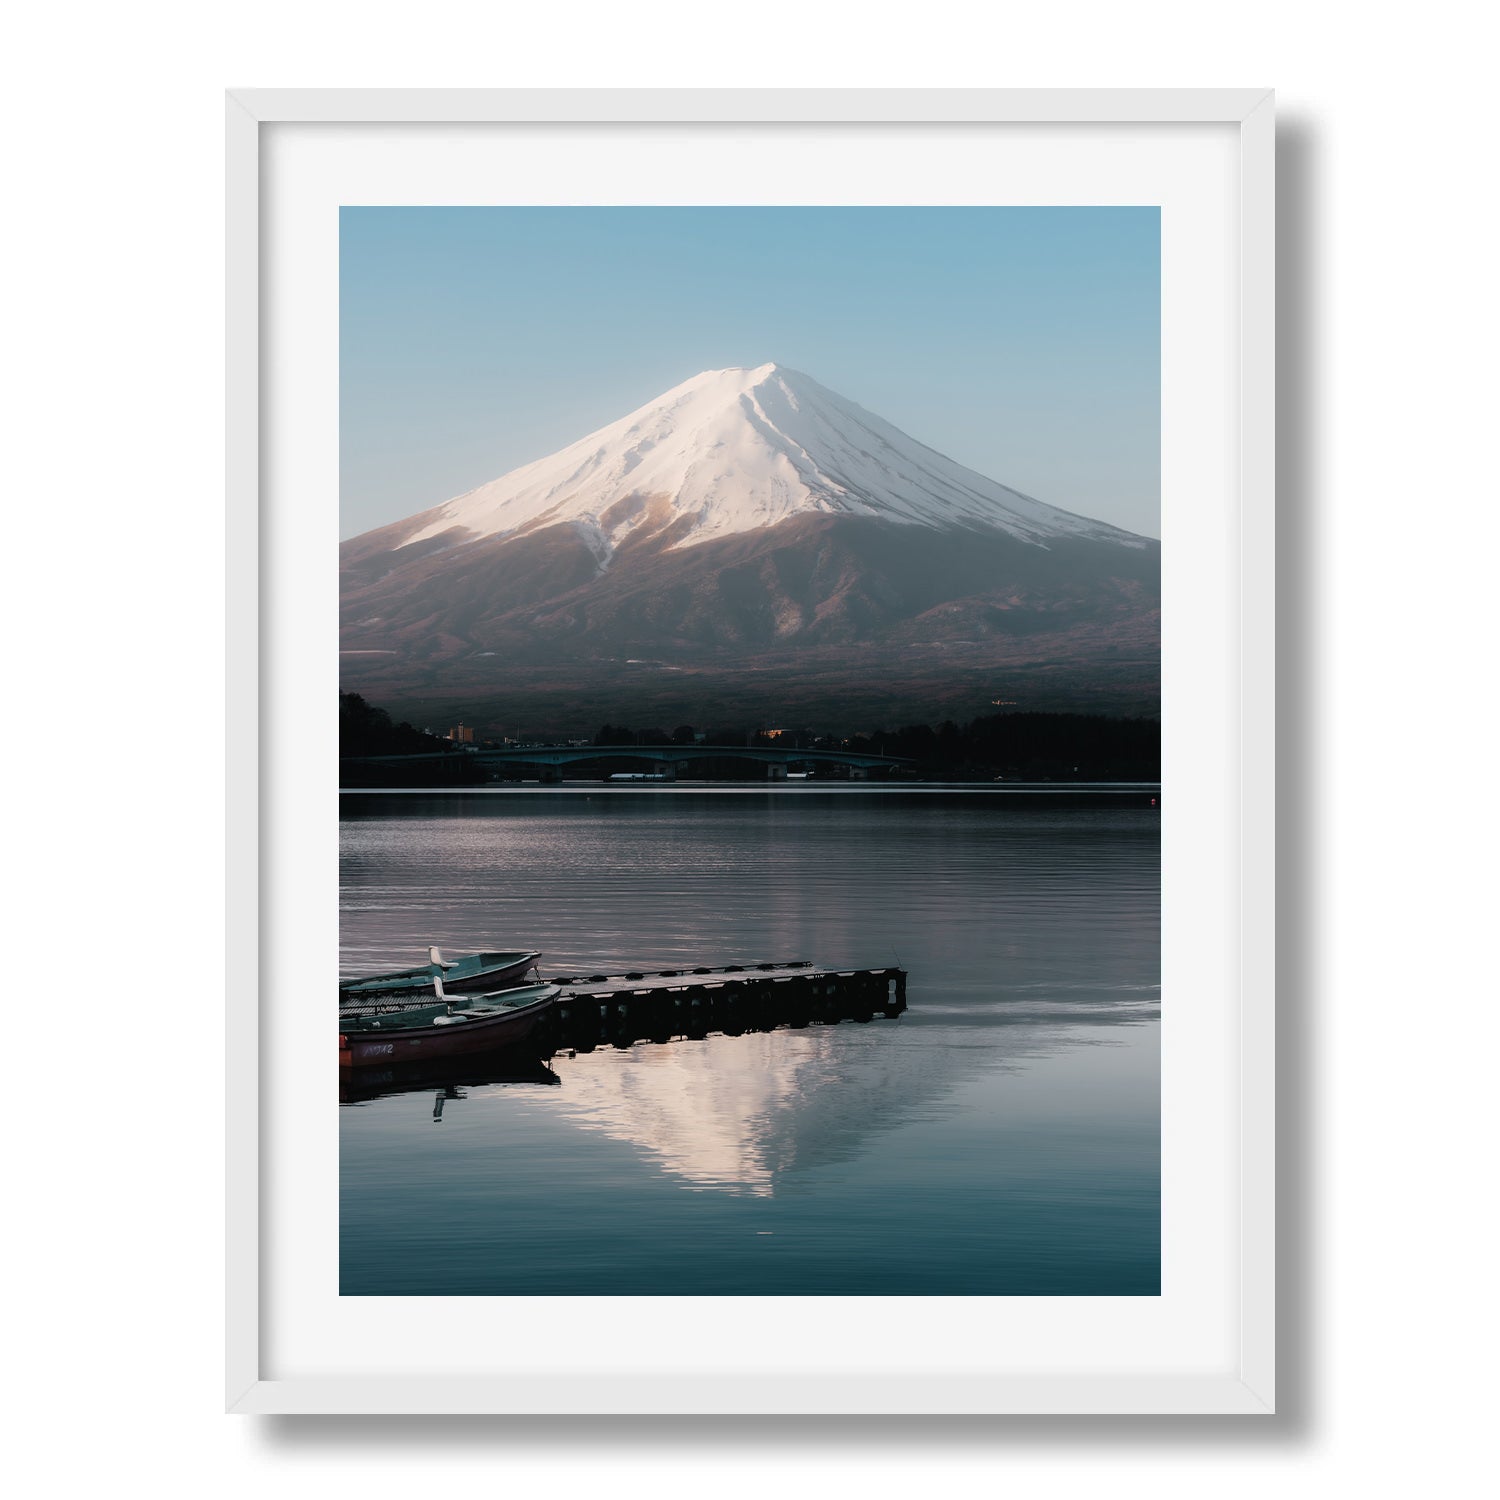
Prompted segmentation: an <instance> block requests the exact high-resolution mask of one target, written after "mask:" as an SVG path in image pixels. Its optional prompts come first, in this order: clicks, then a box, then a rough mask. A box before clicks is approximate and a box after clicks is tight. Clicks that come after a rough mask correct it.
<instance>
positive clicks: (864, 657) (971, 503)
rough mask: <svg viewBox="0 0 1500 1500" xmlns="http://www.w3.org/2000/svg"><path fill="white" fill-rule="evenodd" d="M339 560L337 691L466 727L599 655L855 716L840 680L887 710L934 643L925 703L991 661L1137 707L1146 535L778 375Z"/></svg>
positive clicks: (669, 409)
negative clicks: (813, 681) (798, 694)
mask: <svg viewBox="0 0 1500 1500" xmlns="http://www.w3.org/2000/svg"><path fill="white" fill-rule="evenodd" d="M342 569H343V578H342V595H343V598H342V604H343V647H344V651H345V656H344V677H345V681H346V685H351V686H353V685H358V686H359V689H360V691H362V692H366V693H367V694H368V693H371V692H376V693H381V694H384V695H385V696H386V697H391V696H393V695H394V696H395V697H397V698H402V699H403V700H405V699H406V698H408V697H412V698H416V697H425V696H428V695H429V694H436V695H446V694H449V693H451V694H456V695H459V696H460V697H462V698H463V699H464V700H465V701H470V702H472V703H474V705H475V706H474V707H472V708H471V709H470V717H471V719H474V718H477V717H479V716H480V712H481V708H480V700H483V699H485V698H487V697H490V696H493V695H501V696H506V697H510V698H511V699H512V700H514V698H515V695H516V694H520V695H521V696H522V698H523V699H524V698H526V696H527V695H528V694H530V695H531V696H532V697H533V698H534V697H535V691H536V687H537V681H536V674H537V672H538V671H541V672H543V673H544V674H546V681H547V682H548V683H549V684H550V686H551V687H552V688H554V689H560V688H563V687H564V686H565V683H566V678H567V676H568V674H569V673H571V674H572V675H573V677H574V679H575V680H576V682H577V684H578V688H579V691H580V693H589V694H594V695H597V694H598V692H599V691H600V687H601V680H600V679H601V678H602V680H603V682H604V683H605V684H606V685H607V682H608V670H607V669H608V668H609V667H610V664H612V663H614V664H621V663H624V664H629V665H632V666H635V667H639V666H640V665H641V664H642V663H646V664H654V666H655V667H656V668H657V669H658V670H659V673H687V674H689V675H690V676H691V677H692V678H693V679H694V680H695V681H696V682H697V683H698V685H699V688H700V689H701V690H702V691H704V692H708V691H709V690H710V688H711V686H712V683H711V679H713V677H714V674H715V672H717V673H718V674H719V677H720V679H721V680H722V679H724V678H725V674H731V673H732V674H733V675H735V676H736V677H741V676H742V673H743V671H744V670H745V669H746V668H748V667H750V666H752V664H753V666H754V669H755V670H754V682H753V683H752V684H749V686H750V687H752V688H753V695H755V696H759V697H762V698H766V697H769V698H771V699H775V698H776V697H777V695H778V694H780V695H781V697H782V701H785V692H784V691H783V690H790V691H793V696H795V688H796V682H797V680H798V678H799V676H806V675H807V672H808V670H810V669H811V666H812V663H811V659H810V656H809V653H816V654H817V657H818V673H817V675H818V680H819V681H820V683H821V684H822V685H823V686H822V687H821V688H820V690H819V691H820V695H821V694H824V693H826V690H827V688H828V687H829V684H830V681H831V680H832V679H836V678H837V677H838V676H839V662H840V661H841V660H842V661H843V662H844V664H845V671H844V675H845V676H846V677H847V678H848V681H847V682H846V683H845V685H844V689H843V690H841V691H840V693H839V694H838V696H839V697H840V699H841V701H845V702H847V703H848V704H850V705H853V706H852V707H851V708H850V710H849V711H850V712H857V711H858V704H859V703H860V701H861V692H860V688H859V682H858V679H859V678H860V677H861V676H862V675H863V676H864V677H865V678H867V679H869V682H868V688H869V691H868V693H867V694H866V697H868V699H869V701H870V702H871V703H872V704H873V703H874V702H876V701H884V700H883V699H881V698H880V693H881V691H883V689H882V688H881V687H880V686H879V685H878V683H877V679H879V678H884V679H885V680H886V681H890V680H893V679H894V678H896V677H901V676H902V675H903V673H906V675H908V676H909V673H907V670H906V669H907V668H908V667H909V665H910V658H911V654H912V653H913V652H921V651H924V650H925V651H927V652H928V654H929V657H931V655H932V651H933V649H934V648H942V649H943V652H944V660H943V661H942V662H937V661H934V662H933V663H932V671H931V673H930V676H931V678H932V681H931V686H930V689H928V688H923V687H922V686H921V685H920V683H918V684H914V690H915V691H916V693H917V694H918V695H921V694H922V693H924V692H925V693H928V694H929V696H931V697H932V698H933V701H936V700H937V699H938V698H943V699H944V700H945V701H948V700H950V699H951V697H952V693H953V691H954V684H955V683H956V682H957V681H958V680H959V679H960V678H963V679H964V680H965V682H966V683H968V681H969V679H970V678H972V679H973V682H972V684H971V685H967V686H965V687H964V688H963V689H962V693H961V695H960V696H961V697H962V695H963V694H967V695H968V696H971V697H975V699H976V704H975V709H974V711H978V708H979V707H980V706H982V705H983V703H984V702H987V701H988V700H987V699H982V698H980V697H979V695H981V694H983V693H984V692H986V691H987V689H986V688H985V686H984V685H983V682H984V679H985V674H986V673H987V672H991V669H992V668H993V669H994V670H996V671H1003V670H1005V669H1006V666H1007V664H1009V665H1010V666H1011V667H1017V666H1019V665H1020V664H1022V663H1030V664H1031V665H1032V667H1034V668H1039V669H1047V670H1049V671H1050V673H1051V679H1052V683H1053V685H1054V686H1057V685H1061V691H1063V692H1064V693H1066V694H1072V695H1074V696H1075V697H1076V696H1077V695H1078V694H1079V693H1082V694H1083V697H1084V700H1085V701H1086V700H1087V697H1088V693H1089V682H1090V680H1091V679H1092V680H1094V681H1095V682H1096V685H1097V691H1098V692H1099V694H1101V695H1102V697H1103V698H1108V697H1109V695H1110V693H1111V692H1118V691H1121V690H1123V691H1124V692H1126V693H1127V694H1128V695H1129V697H1130V699H1131V702H1132V703H1134V704H1135V705H1137V706H1139V705H1140V703H1141V702H1143V701H1145V702H1147V703H1148V704H1149V702H1150V701H1152V700H1153V699H1154V694H1155V681H1156V668H1155V652H1156V645H1155V642H1156V615H1155V611H1156V605H1157V593H1158V574H1159V548H1158V544H1157V543H1156V542H1154V541H1151V540H1148V539H1146V538H1142V537H1137V536H1133V535H1131V534H1130V533H1128V532H1124V531H1120V530H1119V529H1117V528H1115V527H1111V526H1107V525H1105V524H1104V523H1102V522H1095V521H1089V520H1087V519H1085V518H1083V517H1079V516H1075V515H1072V514H1070V513H1068V512H1066V511H1061V510H1058V509H1056V508H1055V507H1052V506H1048V505H1045V504H1043V503H1042V502H1040V501H1037V500H1033V499H1031V498H1030V497H1028V496H1025V495H1022V494H1020V493H1019V492H1017V491H1015V490H1011V489H1008V488H1007V487H1006V486H1004V485H1001V484H997V483H996V482H995V481H993V480H989V479H985V478H984V477H983V476H981V475H978V474H975V473H973V472H972V471H971V470H968V469H965V468H963V466H962V465H959V464H956V463H954V462H953V461H952V460H950V459H947V458H944V457H943V456H942V455H941V454H938V453H935V452H934V451H933V450H931V449H929V448H926V447H924V446H923V445H922V444H920V443H918V442H916V441H915V440H914V439H912V438H909V437H907V436H906V435H905V434H904V433H901V432H900V431H899V430H898V429H896V428H894V427H892V426H891V425H890V424H889V423H886V422H884V421H882V420H881V419H880V418H878V417H875V416H872V415H871V414H870V413H868V412H865V411H863V410H862V409H861V408H859V407H857V406H855V405H853V403H851V402H847V401H845V400H844V399H843V398H842V397H839V396H837V395H835V394H834V393H833V392H831V391H828V390H826V389H825V388H824V387H822V386H820V385H818V384H817V383H816V382H815V381H812V380H810V379H809V378H808V377H806V376H803V375H799V374H796V373H795V372H792V371H787V370H784V369H781V368H780V367H778V366H775V365H765V366H761V367H759V368H758V369H755V370H722V371H711V372H706V373H705V374H703V375H699V376H695V377H694V378H693V379H692V380H689V381H686V382H684V383H683V384H682V385H680V386H677V387H676V388H674V389H673V390H672V391H668V392H667V393H666V394H665V395H663V396H662V397H660V398H659V399H658V400H657V401H654V402H652V403H649V404H648V405H647V406H644V407H642V408H640V410H639V411H636V412H633V413H631V414H630V415H629V416H627V417H624V418H622V419H621V420H620V421H618V422H616V423H613V424H611V425H610V426H608V427H605V428H602V429H600V431H599V432H596V433H593V434H590V435H589V436H588V437H586V438H584V439H581V440H580V441H579V442H578V443H574V444H572V445H570V446H569V447H567V448H565V449H563V450H561V451H560V452H559V453H556V454H553V455H552V456H551V457H549V458H546V459H542V460H539V461H538V462H537V463H534V464H528V465H526V466H525V467H523V468H521V469H517V470H515V471H513V472H512V473H510V474H507V475H505V476H503V477H502V478H500V479H497V480H495V481H494V482H492V483H491V484H487V485H483V486H481V487H480V488H479V489H476V490H473V491H471V492H469V493H468V494H467V495H462V496H459V497H457V498H456V499H454V500H451V501H449V502H447V503H446V504H444V505H441V506H438V507H436V508H434V509H433V510H430V511H426V512H423V513H422V514H420V515H418V516H414V517H411V518H410V519H408V520H406V521H403V522H398V523H397V524H396V525H394V526H388V527H384V528H382V529H380V530H378V531H374V532H370V533H367V534H366V535H364V536H362V537H356V538H354V539H353V540H352V541H350V542H347V543H345V544H344V547H343V549H342ZM1049 643H1050V644H1049ZM1049 653H1050V655H1049ZM960 659H962V660H963V661H964V662H965V663H967V668H968V669H969V670H968V672H967V675H966V674H965V672H963V671H959V670H957V668H956V666H955V665H954V664H956V663H958V661H959V660H960ZM591 666H592V667H593V668H597V669H599V670H597V671H594V670H590V667H591ZM1122 673H1123V677H1122ZM1126 679H1128V681H1125V680H1126ZM527 682H530V683H531V686H530V687H526V686H525V684H526V683H527ZM586 682H588V683H592V685H591V686H585V684H586ZM1122 682H1124V683H1125V685H1124V686H1123V689H1122V688H1121V686H1120V684H1121V683H1122ZM1111 684H1115V686H1113V687H1112V686H1111ZM682 686H683V684H682V683H677V684H675V685H673V690H674V691H675V690H678V689H680V688H681V687H682ZM996 686H997V687H998V688H999V689H1002V690H1003V688H1004V684H1003V682H1002V683H998V684H996ZM648 688H650V684H643V683H642V682H641V681H640V680H639V677H638V676H637V680H636V682H635V688H634V691H636V692H638V693H646V694H647V696H648V697H650V696H651V692H650V691H648ZM651 691H654V689H651ZM713 691H714V692H718V689H717V688H714V689H713ZM553 696H554V697H556V694H555V693H554V695H553ZM657 696H659V694H658V695H657ZM720 696H722V695H720ZM963 701H967V698H964V699H963ZM689 706H690V705H689ZM813 706H814V707H815V706H816V705H815V704H814V705H813ZM1105 706H1107V705H1105ZM912 709H913V716H914V717H921V716H922V715H921V712H920V711H919V710H920V705H919V704H917V703H913V705H912ZM560 711H561V710H559V709H558V707H557V705H556V703H553V705H552V706H551V707H549V709H548V713H549V714H555V713H556V712H560ZM579 711H580V712H583V713H585V714H586V715H587V713H588V711H587V710H586V709H585V708H584V707H583V706H582V705H580V709H579ZM550 727H553V728H555V729H557V730H562V729H564V728H566V727H568V726H566V725H564V724H561V723H557V724H555V725H552V726H550Z"/></svg>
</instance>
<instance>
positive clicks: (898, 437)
mask: <svg viewBox="0 0 1500 1500" xmlns="http://www.w3.org/2000/svg"><path fill="white" fill-rule="evenodd" d="M802 515H834V516H865V517H871V518H874V519H879V520H884V521H894V522H898V523H901V524H906V525H916V526H936V527H953V526H963V527H981V528H985V527H987V528H992V529H995V530H999V531H1004V532H1007V533H1009V534H1010V535H1012V536H1016V537H1019V538H1021V539H1022V540H1023V541H1028V542H1036V543H1039V544H1041V545H1045V544H1046V542H1047V540H1048V538H1052V537H1062V536H1068V537H1095V538H1099V539H1101V540H1112V541H1117V542H1121V543H1123V544H1125V545H1127V546H1140V545H1142V543H1140V542H1139V540H1138V539H1136V538H1134V537H1131V536H1129V535H1128V534H1127V533H1125V532H1121V531H1118V530H1116V529H1115V528H1114V527H1111V526H1105V525H1103V524H1102V523H1100V522H1097V521H1088V520H1085V519H1084V518H1083V517H1081V516H1075V515H1070V514H1069V513H1068V512H1067V511H1062V510H1058V509H1057V508H1056V507H1055V506H1051V505H1043V504H1042V503H1041V502H1040V501H1037V500H1033V499H1031V498H1030V496H1028V495H1023V494H1020V493H1019V492H1018V491H1016V490H1012V489H1008V488H1007V487H1006V486H1005V485H1003V484H996V483H995V481H994V480H991V479H986V478H985V477H984V476H983V475H982V474H976V473H975V472H974V471H973V470H972V469H966V468H964V467H963V465H962V464H956V463H954V462H953V460H952V459H950V458H944V457H943V455H942V454H941V453H935V452H934V451H933V450H932V449H931V448H925V447H923V446H922V444H921V443H918V442H916V441H914V440H913V439H912V438H909V437H907V435H906V434H905V433H904V432H901V431H900V430H899V429H897V428H895V427H892V426H891V424H890V423H889V422H886V421H884V420H882V419H881V418H880V417H877V416H874V415H873V414H872V413H870V412H867V411H865V410H864V408H863V407H859V406H856V405H855V404H854V403H853V402H852V401H846V400H844V398H843V397H842V396H838V395H835V394H834V392H832V391H830V390H828V389H827V388H826V387H825V386H821V385H819V384H818V383H817V381H815V380H813V379H811V378H810V377H808V376H806V375H802V374H799V373H798V372H797V371H795V370H787V369H784V368H783V367H782V366H780V365H774V364H768V365H761V366H760V367H759V368H757V369H753V370H745V369H730V370H705V371H704V372H703V373H702V374H701V375H695V376H693V378H692V379H691V380H685V381H683V383H682V384H681V385H679V386H674V387H673V388H672V389H671V390H670V391H668V392H666V394H665V395H662V396H658V397H657V399H656V400H655V401H652V402H649V403H648V404H647V405H645V406H643V407H641V408H640V409H639V410H637V411H633V412H631V413H630V415H629V416H626V417H621V418H620V420H619V421H618V422H613V423H611V424H610V425H609V426H608V427H602V428H600V429H599V431H598V432H591V433H590V434H589V435H588V436H587V437H585V438H580V439H579V440H578V441H577V442H576V443H573V444H571V445H570V446H568V447H566V448H564V449H562V450H561V451H560V452H557V453H554V454H552V455H551V457H549V458H543V459H540V460H538V461H537V462H536V463H532V464H527V465H525V466H524V467H523V468H519V469H514V470H512V471H511V472H510V473H509V474H506V475H504V476H503V477H502V478H500V479H496V480H492V481H491V482H490V483H489V484H485V485H481V486H480V487H479V488H478V489H476V490H470V491H469V493H468V494H466V495H460V496H459V497H458V498H457V499H455V500H450V501H448V503H447V504H446V505H440V506H438V507H437V509H436V510H433V511H429V512H427V513H425V514H424V515H422V516H419V517H417V518H415V519H416V521H417V522H419V523H420V524H418V525H416V527H415V529H414V530H412V531H411V532H410V533H409V534H408V536H407V542H408V544H411V543H418V542H423V541H427V540H430V539H432V538H436V537H445V538H447V539H448V540H450V541H453V542H458V541H474V540H477V539H479V538H481V537H491V536H502V537H503V536H517V535H521V534H524V533H525V532H527V531H531V530H534V529H536V528H537V527H540V526H553V525H561V524H564V523H566V524H571V525H573V526H575V527H577V528H578V530H579V533H580V534H581V535H583V536H586V537H587V538H588V539H589V542H590V545H591V546H592V547H593V548H594V550H595V552H596V553H597V555H598V557H599V560H600V564H601V566H606V565H607V564H608V561H609V559H610V557H611V556H613V553H614V550H615V548H616V547H618V546H619V545H620V543H621V542H623V541H624V540H626V539H627V538H628V537H629V536H630V535H631V533H632V532H634V531H636V530H638V529H640V528H641V527H643V526H650V527H651V528H652V529H653V530H656V531H667V530H669V531H670V532H671V542H670V545H671V546H673V547H689V546H693V545H695V544H701V543H703V542H706V541H712V540H713V539H715V538H718V537H726V536H733V535H736V534H737V533H740V532H745V531H758V530H761V529H762V528H764V527H767V526H776V525H778V524H780V523H781V522H782V521H787V520H790V519H791V518H792V517H793V516H802ZM455 528H458V529H459V534H458V535H457V536H455V535H454V531H455Z"/></svg>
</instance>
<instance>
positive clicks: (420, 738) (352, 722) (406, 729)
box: [339, 692, 453, 759]
mask: <svg viewBox="0 0 1500 1500" xmlns="http://www.w3.org/2000/svg"><path fill="white" fill-rule="evenodd" d="M452 748H453V746H452V745H451V744H449V743H448V741H447V740H445V739H439V738H438V736H437V735H435V734H424V733H423V732H422V731H421V730H420V729H413V728H412V726H411V725H410V724H407V723H404V722H403V723H400V724H396V723H393V722H392V720H391V716H390V715H389V714H388V713H387V712H386V711H385V710H384V709H383V708H376V707H375V705H374V704H373V703H366V702H365V700H364V699H363V698H362V697H360V695H359V694H358V693H344V692H341V693H340V694H339V758H340V759H343V758H345V757H346V756H350V755H430V754H432V753H434V752H435V751H438V750H451V749H452Z"/></svg>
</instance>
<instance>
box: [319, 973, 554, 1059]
mask: <svg viewBox="0 0 1500 1500" xmlns="http://www.w3.org/2000/svg"><path fill="white" fill-rule="evenodd" d="M434 988H435V993H436V995H437V1000H436V1003H433V1004H416V1005H413V1004H406V1005H402V1004H399V1003H397V1002H386V1003H382V1002H380V1001H378V1000H377V1001H369V1000H366V1001H364V1002H363V1003H359V1004H350V1003H348V1002H346V1001H345V1000H344V999H343V998H342V997H341V1000H340V1006H339V1066H340V1067H341V1068H359V1067H367V1066H372V1065H377V1064H386V1065H389V1064H391V1063H403V1062H424V1061H429V1060H433V1059H439V1058H447V1057H465V1056H468V1055H469V1054H471V1053H480V1052H494V1051H498V1050H499V1049H501V1048H505V1047H515V1046H517V1045H521V1044H524V1043H526V1042H528V1041H530V1040H532V1039H533V1038H535V1037H536V1036H537V1034H538V1032H539V1031H540V1029H541V1027H542V1025H543V1023H544V1022H545V1020H546V1017H547V1012H548V1011H549V1010H551V1008H552V1002H553V1000H554V998H555V997H556V996H557V994H558V992H559V991H558V986H557V985H555V984H521V985H512V986H511V987H510V988H508V989H502V990H495V991H492V992H490V993H488V994H483V995H464V996H461V997H459V996H453V997H450V996H448V995H447V993H446V992H445V990H444V988H443V980H442V978H441V977H440V976H439V977H437V978H436V979H435V980H434Z"/></svg>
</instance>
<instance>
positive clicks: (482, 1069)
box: [339, 1051, 562, 1119]
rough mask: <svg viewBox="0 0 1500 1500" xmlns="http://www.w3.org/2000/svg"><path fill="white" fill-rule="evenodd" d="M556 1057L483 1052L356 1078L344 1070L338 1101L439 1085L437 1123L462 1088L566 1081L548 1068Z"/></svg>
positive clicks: (376, 1070)
mask: <svg viewBox="0 0 1500 1500" xmlns="http://www.w3.org/2000/svg"><path fill="white" fill-rule="evenodd" d="M551 1061H552V1057H551V1054H550V1053H549V1054H547V1055H546V1056H542V1057H539V1056H537V1055H536V1054H535V1053H532V1052H521V1053H517V1052H514V1051H510V1052H491V1053H480V1054H478V1055H476V1056H473V1057H455V1058H449V1059H442V1058H439V1059H436V1060H434V1061H432V1062H420V1063H394V1064H392V1065H391V1066H390V1067H388V1068H360V1069H358V1070H356V1071H354V1072H353V1073H352V1074H351V1072H350V1070H349V1069H347V1068H346V1069H341V1070H340V1074H339V1103H340V1104H363V1103H366V1102H367V1101H369V1100H371V1099H385V1098H388V1097H389V1096H391V1095H392V1094H415V1093H423V1092H426V1091H428V1090H430V1089H433V1088H434V1087H436V1088H438V1089H439V1090H440V1091H441V1092H440V1093H439V1095H438V1101H439V1102H438V1105H437V1107H436V1108H435V1109H434V1111H433V1118H434V1119H441V1118H442V1103H443V1101H444V1100H445V1099H462V1098H463V1097H464V1095H463V1094H462V1093H460V1092H459V1090H460V1089H462V1088H486V1087H488V1086H489V1085H491V1084H501V1083H523V1084H541V1085H544V1086H546V1085H551V1084H558V1083H561V1082H562V1079H560V1078H559V1077H558V1076H557V1074H556V1073H554V1072H553V1071H552V1069H551V1068H550V1067H549V1066H548V1064H549V1063H550V1062H551Z"/></svg>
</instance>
